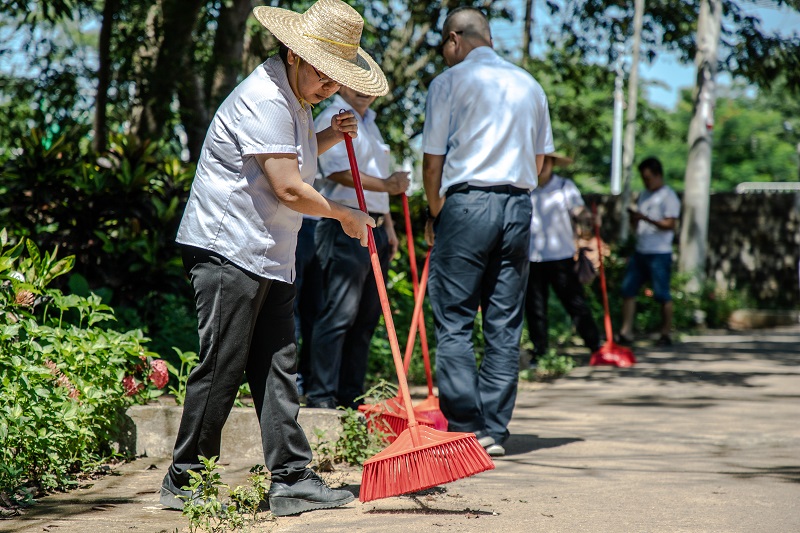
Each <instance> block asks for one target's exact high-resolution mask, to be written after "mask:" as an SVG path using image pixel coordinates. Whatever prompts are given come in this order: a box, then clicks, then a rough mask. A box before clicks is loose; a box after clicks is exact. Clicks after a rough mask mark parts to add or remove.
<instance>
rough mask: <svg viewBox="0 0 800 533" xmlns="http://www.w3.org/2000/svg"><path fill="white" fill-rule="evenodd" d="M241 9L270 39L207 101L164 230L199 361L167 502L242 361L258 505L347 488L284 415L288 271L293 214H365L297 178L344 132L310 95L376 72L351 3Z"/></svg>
mask: <svg viewBox="0 0 800 533" xmlns="http://www.w3.org/2000/svg"><path fill="white" fill-rule="evenodd" d="M253 11H254V14H255V16H256V18H257V19H258V20H259V22H261V24H263V25H264V26H265V27H266V28H267V29H268V30H269V31H270V32H272V33H273V34H274V35H275V37H276V38H277V39H278V40H279V41H280V42H281V43H282V45H281V48H280V52H279V54H278V55H275V56H273V57H272V58H270V59H268V60H267V61H265V62H264V63H263V64H261V65H259V66H258V67H257V68H256V69H255V70H254V71H253V73H252V74H250V75H249V76H248V77H247V78H246V79H245V80H244V81H242V83H240V84H239V85H238V86H237V87H236V88H235V89H234V90H233V92H232V93H231V94H230V95H229V96H228V97H227V98H226V99H225V101H224V102H223V103H222V104H221V105H220V107H219V109H218V110H217V112H216V114H215V115H214V119H213V120H212V122H211V125H210V126H209V130H208V134H207V135H206V138H205V141H204V143H203V150H202V154H201V156H200V161H199V162H198V165H197V172H196V175H195V178H194V181H193V183H192V190H191V194H190V196H189V201H188V203H187V205H186V211H185V212H184V215H183V219H182V220H181V225H180V228H179V230H178V236H177V241H178V243H180V244H181V252H182V255H183V262H184V267H185V269H186V272H187V274H188V276H189V279H190V281H191V284H192V287H193V288H194V291H195V304H196V307H197V316H198V333H199V336H200V349H199V359H200V362H199V364H198V365H197V366H196V367H195V368H194V369H193V370H192V372H191V373H190V374H189V379H188V382H187V384H186V399H185V402H184V406H183V415H182V418H181V423H180V427H179V429H178V435H177V438H176V443H175V448H174V450H173V456H172V464H171V465H170V467H169V471H168V472H167V474H166V476H165V477H164V480H163V481H162V484H161V499H160V501H161V503H162V505H165V506H166V507H169V508H172V509H182V508H183V505H184V502H185V501H186V500H194V501H200V502H201V503H202V494H201V493H200V492H199V491H195V492H192V491H191V490H187V489H185V488H183V487H185V486H187V485H188V484H189V480H190V472H193V471H194V472H197V471H199V470H202V468H203V465H202V463H201V462H200V460H199V457H201V456H202V457H206V458H211V457H214V456H219V452H220V441H221V435H222V428H223V426H224V424H225V420H226V419H227V417H228V414H229V413H230V410H231V407H232V406H233V403H234V401H235V399H236V393H237V391H238V389H239V385H241V383H242V376H243V374H246V376H247V381H248V383H249V384H250V390H251V391H252V394H253V403H254V407H255V409H256V414H257V416H258V420H259V425H260V429H261V439H262V447H263V451H264V464H265V465H266V467H267V469H268V470H269V471H270V473H271V476H272V484H271V485H270V490H269V495H268V499H269V505H270V510H271V511H272V513H273V514H275V515H278V516H283V515H290V514H297V513H301V512H304V511H310V510H313V509H325V508H330V507H338V506H340V505H344V504H346V503H348V502H350V501H352V500H353V495H352V494H351V493H349V492H347V491H341V490H331V489H330V488H329V487H328V486H327V485H325V483H324V482H323V481H322V479H320V478H319V477H318V476H317V475H316V473H314V472H313V471H312V470H310V469H309V468H308V464H309V463H310V462H311V459H312V454H311V447H310V446H309V443H308V440H307V439H306V436H305V433H304V432H303V429H302V428H301V427H300V425H299V424H298V423H297V415H298V411H299V408H300V406H299V401H298V394H297V387H296V384H295V372H296V367H295V365H296V353H297V349H296V348H297V347H296V344H295V336H294V313H293V301H294V294H295V291H294V286H293V284H292V282H293V281H294V261H295V243H296V239H297V230H298V228H299V227H300V225H301V219H302V214H308V215H313V216H319V217H325V218H335V219H337V220H338V221H339V223H340V224H341V227H342V229H343V230H344V232H345V233H347V234H348V235H349V236H350V237H353V238H356V239H359V240H360V241H361V243H362V245H363V246H366V243H367V234H368V233H367V225H374V223H375V222H374V220H372V219H371V218H370V217H369V216H368V215H367V214H365V213H362V212H361V211H358V210H355V209H351V208H349V207H346V206H343V205H341V204H338V203H336V202H333V201H330V200H326V199H325V198H324V197H322V196H321V195H320V194H319V193H318V192H317V191H315V190H314V188H313V187H312V186H311V185H310V183H311V181H312V180H313V179H314V176H315V174H316V170H317V156H318V154H319V153H322V152H325V151H326V150H328V149H329V148H330V147H332V146H333V145H335V144H337V143H339V142H341V141H342V140H343V139H344V135H351V134H355V133H356V132H357V123H356V120H355V117H353V115H352V113H346V114H343V115H339V116H336V117H333V118H332V119H331V122H330V126H329V127H328V128H326V129H324V130H323V131H321V132H319V133H317V134H316V135H315V134H314V129H313V127H312V126H313V121H312V116H311V104H316V103H319V102H320V101H322V100H324V99H326V98H328V97H330V96H331V95H332V94H333V93H335V92H336V91H337V90H338V89H339V87H340V85H342V84H345V85H353V86H356V87H360V89H359V90H361V91H362V92H365V93H370V94H375V95H381V94H385V93H386V92H387V89H388V86H387V83H386V79H385V77H384V76H383V74H382V72H381V70H380V67H379V66H378V65H377V64H375V62H374V61H373V60H372V58H370V57H369V56H368V54H366V53H365V52H364V51H363V50H362V49H361V48H360V47H359V42H360V40H361V29H362V27H363V24H364V22H363V19H362V18H361V15H360V14H359V13H358V12H356V11H355V10H354V9H353V8H351V7H350V6H348V5H347V4H345V3H344V2H342V1H341V0H318V1H317V2H316V3H315V4H313V5H312V6H311V7H310V8H309V9H308V10H307V11H306V12H305V13H303V14H299V13H294V12H292V11H288V10H285V9H280V8H273V7H264V6H261V7H256V8H255V9H254V10H253ZM342 29H345V30H347V31H342ZM305 58H309V59H305ZM351 136H352V135H351Z"/></svg>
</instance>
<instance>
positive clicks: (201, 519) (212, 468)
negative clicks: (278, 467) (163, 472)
mask: <svg viewBox="0 0 800 533" xmlns="http://www.w3.org/2000/svg"><path fill="white" fill-rule="evenodd" d="M199 459H200V461H201V463H202V464H203V469H202V470H200V471H199V472H194V471H189V475H190V476H191V480H190V481H189V485H188V486H187V487H183V488H184V489H185V490H190V491H192V496H191V497H184V496H181V497H180V498H181V499H182V500H184V502H185V503H184V506H183V516H185V517H187V518H188V519H189V531H190V533H193V532H195V531H207V532H209V533H217V532H223V531H243V530H247V529H248V528H249V526H251V525H253V524H255V523H257V522H258V510H259V506H260V505H261V502H262V501H264V499H265V498H266V496H267V491H268V490H269V486H270V479H269V473H267V472H266V471H265V469H264V466H263V465H256V466H254V467H253V468H251V469H250V476H248V478H247V484H246V485H240V486H237V487H236V488H235V489H233V490H230V503H229V502H226V501H223V500H222V499H221V498H220V492H221V491H222V490H229V489H230V487H229V486H228V485H227V484H225V483H223V482H222V476H221V471H222V470H223V468H222V467H221V466H219V464H217V457H212V458H210V459H207V458H205V457H200V458H199Z"/></svg>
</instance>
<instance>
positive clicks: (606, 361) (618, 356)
mask: <svg viewBox="0 0 800 533" xmlns="http://www.w3.org/2000/svg"><path fill="white" fill-rule="evenodd" d="M635 364H636V357H634V355H633V350H631V349H630V348H626V347H624V346H620V345H619V344H616V343H615V342H614V341H612V340H608V341H606V343H605V344H604V345H603V346H602V347H601V348H600V349H599V350H597V351H596V352H594V353H593V354H592V358H591V359H589V366H600V365H611V366H618V367H620V368H628V367H631V366H633V365H635Z"/></svg>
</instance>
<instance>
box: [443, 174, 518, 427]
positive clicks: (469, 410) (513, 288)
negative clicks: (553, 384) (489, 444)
mask: <svg viewBox="0 0 800 533" xmlns="http://www.w3.org/2000/svg"><path fill="white" fill-rule="evenodd" d="M530 223H531V201H530V196H529V195H527V194H518V193H506V192H488V191H481V190H467V191H463V192H457V193H455V194H451V195H450V194H449V195H448V197H447V200H446V201H445V203H444V207H443V209H442V212H441V213H440V215H439V217H438V219H437V223H436V228H435V229H436V242H435V245H434V247H433V252H432V254H431V272H430V279H429V287H430V298H431V306H432V308H433V315H434V319H435V325H436V343H437V348H436V377H437V380H438V385H439V398H440V406H441V409H442V412H443V413H444V415H445V416H446V417H447V420H448V423H449V429H450V431H466V432H473V433H477V434H478V436H479V437H480V436H483V435H487V434H488V435H490V436H492V437H494V439H495V440H496V441H498V442H503V441H504V440H505V439H506V438H507V437H508V429H507V428H508V423H509V421H510V420H511V414H512V412H513V410H514V402H515V401H516V396H517V380H518V372H519V341H520V336H521V334H522V322H523V308H524V302H525V287H526V284H527V281H528V268H529V261H528V247H529V242H530ZM478 306H480V307H481V310H482V316H483V335H484V339H485V352H484V356H483V361H482V362H481V365H480V368H477V365H476V357H475V349H474V346H473V340H472V339H473V324H474V321H475V317H476V314H477V311H478Z"/></svg>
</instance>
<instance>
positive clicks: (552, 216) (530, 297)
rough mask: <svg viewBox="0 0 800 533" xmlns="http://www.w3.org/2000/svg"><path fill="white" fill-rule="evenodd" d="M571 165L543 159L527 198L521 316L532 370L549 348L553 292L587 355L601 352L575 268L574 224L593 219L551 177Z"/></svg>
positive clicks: (570, 190)
mask: <svg viewBox="0 0 800 533" xmlns="http://www.w3.org/2000/svg"><path fill="white" fill-rule="evenodd" d="M570 163H572V160H571V159H569V158H568V157H565V156H563V155H561V154H557V153H552V154H548V155H546V156H545V158H544V166H543V167H542V170H541V172H539V185H538V186H537V187H536V189H534V190H533V192H532V193H531V204H532V206H533V216H532V218H531V250H530V261H531V266H530V274H529V276H528V290H527V294H526V297H525V315H526V318H527V320H528V334H529V335H530V339H531V341H532V342H533V359H532V360H531V367H532V368H533V367H535V366H536V360H537V358H538V357H540V356H542V355H544V354H545V353H547V349H548V336H547V329H548V322H547V304H548V299H549V296H550V288H551V287H552V288H553V292H554V293H555V295H556V296H557V297H558V299H559V301H560V302H561V304H562V305H563V306H564V310H565V311H566V312H567V314H569V316H570V318H572V322H573V324H575V329H576V331H577V332H578V335H580V336H581V338H582V339H583V343H584V345H585V346H586V347H587V348H588V349H589V352H590V353H594V352H595V351H597V350H598V349H600V333H599V332H598V329H597V324H596V323H595V321H594V317H593V316H592V311H591V309H589V306H588V305H587V304H586V298H585V295H584V292H583V285H582V284H581V282H580V280H579V279H578V273H577V271H576V269H575V266H576V261H575V255H576V248H575V230H574V227H575V226H574V224H575V223H576V222H575V221H577V220H578V219H582V218H586V217H588V218H591V213H590V212H589V210H588V209H586V205H585V203H584V201H583V198H582V197H581V193H580V191H579V190H578V187H576V186H575V182H573V181H572V180H569V179H566V178H563V177H561V176H558V175H557V174H554V173H553V168H554V166H556V165H558V166H561V167H564V166H566V165H569V164H570Z"/></svg>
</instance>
